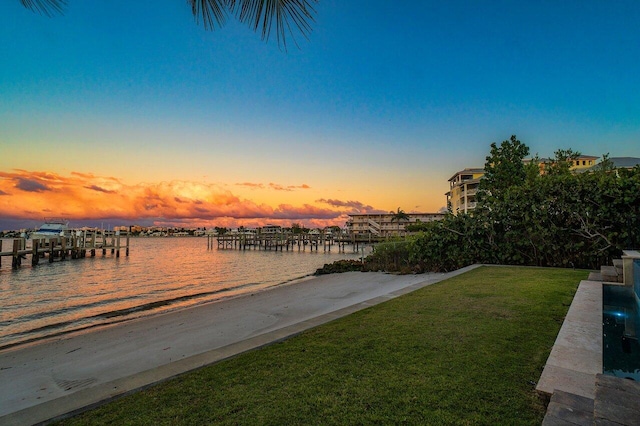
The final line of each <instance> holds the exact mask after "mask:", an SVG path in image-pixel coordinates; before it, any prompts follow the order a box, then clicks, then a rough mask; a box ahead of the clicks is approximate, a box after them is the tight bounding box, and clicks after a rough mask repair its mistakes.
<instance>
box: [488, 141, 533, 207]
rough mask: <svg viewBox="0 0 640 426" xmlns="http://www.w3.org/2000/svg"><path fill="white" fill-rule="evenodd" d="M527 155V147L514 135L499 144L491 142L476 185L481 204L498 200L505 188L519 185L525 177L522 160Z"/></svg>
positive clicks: (525, 172)
mask: <svg viewBox="0 0 640 426" xmlns="http://www.w3.org/2000/svg"><path fill="white" fill-rule="evenodd" d="M527 155H529V147H528V146H527V145H525V144H523V143H522V142H520V141H519V140H518V139H517V138H516V136H515V135H513V136H511V139H509V140H505V141H503V142H502V143H501V144H500V146H497V145H496V143H495V142H493V143H492V144H491V151H490V153H489V155H488V156H487V157H486V162H485V165H484V173H485V174H484V176H483V177H482V179H481V180H480V185H479V186H478V199H479V201H480V202H481V204H486V203H492V202H494V201H495V200H500V199H501V198H502V197H503V196H504V193H505V192H506V190H507V189H508V188H510V187H512V186H514V185H521V184H522V183H523V182H524V181H525V179H526V178H527V170H526V169H525V164H524V162H523V160H524V159H525V157H526V156H527Z"/></svg>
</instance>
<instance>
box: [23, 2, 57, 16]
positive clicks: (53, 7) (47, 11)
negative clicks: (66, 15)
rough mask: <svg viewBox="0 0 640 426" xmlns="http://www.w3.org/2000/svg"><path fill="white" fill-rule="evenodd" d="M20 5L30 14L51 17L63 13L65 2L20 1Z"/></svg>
mask: <svg viewBox="0 0 640 426" xmlns="http://www.w3.org/2000/svg"><path fill="white" fill-rule="evenodd" d="M20 3H21V4H22V6H24V7H25V8H27V9H29V10H30V11H32V12H37V13H39V14H41V15H46V16H52V15H54V14H56V13H60V14H62V13H63V12H64V8H65V7H66V5H67V0H20Z"/></svg>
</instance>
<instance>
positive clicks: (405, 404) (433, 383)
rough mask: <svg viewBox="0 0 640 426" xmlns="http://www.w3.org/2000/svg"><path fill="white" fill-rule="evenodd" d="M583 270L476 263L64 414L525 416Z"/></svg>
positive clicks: (211, 420)
mask: <svg viewBox="0 0 640 426" xmlns="http://www.w3.org/2000/svg"><path fill="white" fill-rule="evenodd" d="M586 275H587V273H586V272H585V271H574V270H566V269H540V268H519V267H482V268H479V269H476V270H474V271H471V272H469V273H466V274H464V275H461V276H458V277H456V278H453V279H450V280H447V281H444V282H442V283H439V284H435V285H432V286H430V287H426V288H424V289H422V290H419V291H416V292H414V293H411V294H408V295H405V296H402V297H400V298H397V299H394V300H391V301H389V302H387V303H384V304H381V305H378V306H375V307H372V308H369V309H366V310H364V311H360V312H358V313H355V314H353V315H350V316H348V317H345V318H343V319H339V320H336V321H333V322H331V323H329V324H326V325H323V326H321V327H318V328H315V329H313V330H310V331H308V332H305V333H303V334H301V335H299V336H297V337H295V338H291V339H289V340H286V341H284V342H281V343H277V344H274V345H271V346H269V347H266V348H263V349H261V350H256V351H253V352H249V353H246V354H243V355H241V356H238V357H236V358H233V359H230V360H227V361H224V362H220V363H218V364H215V365H212V366H209V367H207V368H204V369H201V370H198V371H195V372H192V373H189V374H186V375H184V376H181V377H179V378H177V379H174V380H171V381H168V382H165V383H162V384H160V385H158V386H155V387H153V388H150V389H148V390H146V391H143V392H139V393H136V394H134V395H131V396H128V397H126V398H122V399H120V400H117V401H115V402H112V403H110V404H108V405H105V406H103V407H101V408H98V409H96V410H93V411H90V412H87V413H85V414H83V415H81V416H79V417H76V418H73V419H69V420H67V421H65V422H64V424H69V425H82V424H92V425H93V424H118V425H124V424H145V425H147V424H148V425H151V424H153V425H156V424H158V425H161V424H167V425H173V424H192V425H203V424H259V425H286V424H305V425H306V424H323V425H324V424H403V423H404V424H487V425H489V424H491V425H495V424H532V425H533V424H535V425H539V424H540V423H541V421H542V418H543V416H544V404H543V402H542V400H541V399H540V398H539V397H538V395H537V394H536V392H535V390H534V388H535V382H536V381H537V380H538V379H539V377H540V373H541V372H542V368H543V366H544V363H545V362H546V359H547V356H548V355H549V352H550V350H551V347H552V346H553V342H554V340H555V337H556V335H557V333H558V330H559V329H560V326H561V324H562V320H563V318H564V316H565V314H566V312H567V309H568V306H569V305H570V303H571V300H572V297H573V294H574V292H575V290H576V288H577V285H578V284H579V282H580V280H581V279H585V278H586Z"/></svg>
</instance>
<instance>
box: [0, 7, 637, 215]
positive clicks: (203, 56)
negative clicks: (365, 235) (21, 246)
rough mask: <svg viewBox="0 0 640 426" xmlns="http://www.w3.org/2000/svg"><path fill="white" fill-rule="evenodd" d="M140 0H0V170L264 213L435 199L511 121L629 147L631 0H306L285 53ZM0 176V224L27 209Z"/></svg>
mask: <svg viewBox="0 0 640 426" xmlns="http://www.w3.org/2000/svg"><path fill="white" fill-rule="evenodd" d="M153 6H154V8H153V9H152V8H151V7H149V2H130V1H121V0H115V1H92V0H84V1H81V0H69V1H68V7H67V9H66V12H65V14H64V15H63V16H56V17H52V18H47V17H43V16H40V15H38V14H34V13H32V12H30V11H28V10H26V9H24V8H23V7H21V6H20V4H19V1H18V0H6V1H4V2H2V4H0V20H1V22H0V37H1V38H2V43H0V56H1V57H2V58H3V66H2V67H0V129H1V131H0V171H2V172H4V174H5V176H4V178H2V177H0V178H2V179H4V180H5V183H6V182H13V181H15V179H18V178H20V179H24V178H25V176H28V173H36V172H51V173H55V174H56V176H58V178H59V179H63V178H65V177H68V176H70V175H71V174H72V173H80V174H86V175H92V176H96V177H101V178H107V177H109V178H115V179H117V180H118V181H119V182H121V183H123V184H125V186H126V187H133V186H139V185H143V184H144V185H146V187H154V185H156V186H157V185H160V183H162V182H189V183H193V184H196V185H201V186H203V187H204V188H212V187H215V188H217V189H216V190H215V191H214V192H215V193H216V194H217V193H221V192H225V191H226V192H225V193H230V194H231V195H233V196H234V197H236V198H237V199H238V200H239V204H242V203H244V202H247V203H253V204H254V205H260V206H262V205H264V206H270V207H271V208H273V209H276V210H277V209H278V207H279V206H292V207H293V210H296V209H297V210H300V211H302V210H304V207H305V206H311V207H314V206H315V207H316V208H325V209H329V210H331V209H334V208H336V206H335V205H333V206H332V205H327V203H325V202H323V201H319V200H327V199H331V200H339V201H342V202H344V203H346V202H353V203H354V204H353V205H355V203H360V204H362V205H365V206H368V207H370V208H371V209H374V210H382V211H389V210H395V209H396V208H397V207H401V208H403V209H404V210H406V211H437V210H438V209H439V208H440V207H442V206H444V204H445V197H444V195H443V194H444V192H446V190H447V189H448V184H447V179H448V178H449V177H450V176H451V175H452V174H453V173H454V172H456V171H457V170H460V169H462V168H464V167H470V166H482V165H483V163H484V157H485V156H486V155H487V153H488V150H489V144H490V143H491V142H500V141H502V140H505V139H508V138H509V137H510V136H511V135H512V134H516V135H517V136H518V137H519V139H520V140H521V141H522V142H524V143H526V144H527V145H529V147H530V148H531V151H532V154H535V153H538V154H540V155H541V156H551V155H553V152H554V151H555V150H556V149H558V148H564V149H566V148H573V149H574V150H578V151H581V152H582V153H584V154H592V155H601V154H603V153H607V152H608V153H610V154H611V155H612V156H636V157H640V148H639V147H640V143H639V141H640V120H639V119H638V118H639V117H640V79H639V78H638V76H639V75H640V59H639V58H640V31H639V30H638V27H639V26H640V2H637V1H616V2H603V1H562V2H557V1H553V2H552V1H526V2H525V1H517V2H516V1H450V2H435V1H405V2H401V3H399V2H391V1H349V2H339V1H334V0H329V1H321V2H319V3H318V4H316V6H315V9H316V15H315V23H314V24H313V32H312V33H311V35H310V37H309V40H308V41H307V40H305V39H299V45H300V48H299V49H298V48H296V47H295V46H294V45H293V44H291V43H290V44H289V48H288V51H287V52H284V51H283V50H282V49H280V48H279V47H278V45H277V43H276V41H275V39H272V40H271V41H270V42H269V43H265V42H263V41H262V40H261V39H260V37H259V35H258V34H255V33H253V32H252V31H251V30H249V29H248V28H247V27H246V26H244V25H242V24H239V23H237V22H235V21H234V20H233V18H230V19H229V22H228V23H227V25H226V26H225V27H223V28H222V29H218V30H215V31H205V30H204V28H203V27H202V26H199V25H196V24H195V22H194V19H193V17H192V16H191V12H190V8H189V7H188V5H187V4H186V2H185V1H182V0H158V1H155V2H153ZM18 171H19V172H18ZM17 173H19V174H20V176H19V177H17ZM33 179H34V181H35V178H33ZM243 183H251V184H252V185H254V186H250V185H244V186H243V185H241V184H243ZM269 184H274V185H269ZM7 185H9V184H7ZM259 185H263V187H262V188H260V187H259ZM278 185H279V186H280V187H291V188H294V187H295V188H303V186H306V187H308V188H306V189H304V190H295V191H293V190H292V191H278V192H276V191H274V190H273V188H275V187H278ZM5 187H6V186H5ZM2 188H3V187H0V189H2ZM9 188H10V186H9ZM256 188H258V189H256ZM269 188H270V189H269ZM3 191H4V192H5V193H9V192H10V195H5V196H3V197H0V203H2V201H1V200H2V199H4V200H5V201H4V203H5V208H4V209H2V204H0V221H1V220H2V219H3V218H5V219H7V220H8V219H11V220H14V219H16V218H19V217H21V215H22V216H29V217H34V215H37V213H38V212H37V211H35V210H34V211H32V210H29V209H25V210H24V211H13V210H11V209H10V208H9V207H8V206H9V205H15V204H16V200H17V199H18V198H12V197H17V196H19V195H20V194H19V193H18V192H19V191H17V190H16V191H13V192H11V191H7V190H3ZM212 191H213V190H212ZM40 196H41V197H46V196H48V194H47V193H41V194H40ZM334 204H338V203H334ZM27 210H28V211H27ZM284 210H286V208H285V209H284ZM41 213H46V212H41ZM66 213H69V214H71V215H72V216H73V212H72V211H70V210H69V211H67V212H66ZM337 213H341V214H344V213H345V210H339V211H338V210H336V214H337ZM105 214H106V213H105ZM228 214H233V213H228ZM84 215H85V216H87V215H88V213H85V214H84ZM278 217H280V216H278ZM296 218H298V217H297V216H295V215H292V219H296ZM338 218H340V220H342V218H343V215H342V216H336V220H338ZM175 219H176V220H181V219H180V218H175ZM182 219H185V220H186V219H189V220H196V219H198V218H197V217H191V216H189V217H186V218H182ZM201 219H202V220H205V219H207V220H210V221H216V220H217V221H220V222H224V223H232V222H233V219H234V218H233V217H226V216H225V217H224V218H223V217H218V216H216V217H207V218H201ZM260 219H261V220H262V219H264V220H267V219H268V217H267V218H260ZM307 219H309V220H310V219H312V218H305V219H304V220H307ZM146 220H150V221H162V220H166V217H164V216H163V217H156V216H153V215H152V216H149V217H147V218H146ZM256 220H258V219H256ZM283 220H285V219H283Z"/></svg>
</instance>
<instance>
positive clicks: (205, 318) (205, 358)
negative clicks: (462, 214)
mask: <svg viewBox="0 0 640 426" xmlns="http://www.w3.org/2000/svg"><path fill="white" fill-rule="evenodd" d="M475 267H477V266H469V267H467V268H463V269H461V270H458V271H455V272H450V273H447V274H423V275H389V274H384V273H361V272H349V273H345V274H335V275H325V276H321V277H316V278H312V279H309V280H306V281H302V282H297V283H292V284H287V285H282V286H278V287H274V288H271V289H268V290H264V291H261V292H257V293H253V294H249V295H244V296H240V297H236V298H231V299H226V300H222V301H218V302H212V303H209V304H205V305H200V306H196V307H192V308H189V309H184V310H180V311H176V312H170V313H167V314H161V315H157V316H153V317H149V318H143V319H139V320H132V321H129V322H125V323H121V324H117V325H113V326H105V327H102V328H99V329H95V330H93V331H90V332H83V333H78V334H75V335H68V336H64V337H58V338H52V339H49V340H45V341H42V342H39V343H37V344H32V345H28V346H24V347H17V348H12V349H8V350H5V351H2V352H0V424H2V425H29V424H37V423H40V422H44V421H47V420H51V419H55V418H59V417H62V416H65V415H69V414H72V413H75V412H79V411H82V410H85V409H87V408H91V407H94V406H97V405H100V404H102V403H104V402H106V401H109V400H111V399H113V398H117V397H119V396H122V395H124V394H127V393H131V392H133V391H135V390H139V389H141V388H144V387H146V386H149V385H151V384H154V383H158V382H160V381H163V380H166V379H168V378H171V377H174V376H176V375H178V374H182V373H185V372H187V371H190V370H193V369H196V368H199V367H202V366H204V365H207V364H211V363H214V362H217V361H220V360H222V359H225V358H228V357H231V356H234V355H237V354H239V353H242V352H245V351H248V350H251V349H255V348H259V347H261V346H264V345H267V344H270V343H273V342H276V341H279V340H282V339H285V338H288V337H291V336H293V335H295V334H298V333H300V332H302V331H304V330H307V329H309V328H312V327H315V326H317V325H320V324H323V323H326V322H329V321H331V320H333V319H336V318H340V317H342V316H345V315H348V314H350V313H352V312H356V311H358V310H361V309H364V308H366V307H368V306H371V305H375V304H378V303H381V302H383V301H385V300H388V299H391V298H394V297H397V296H400V295H402V294H405V293H408V292H411V291H414V290H417V289H419V288H422V287H424V286H427V285H430V284H433V283H436V282H439V281H442V280H444V279H447V278H449V277H452V276H455V275H459V274H461V273H464V272H466V271H468V270H471V269H473V268H475Z"/></svg>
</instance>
